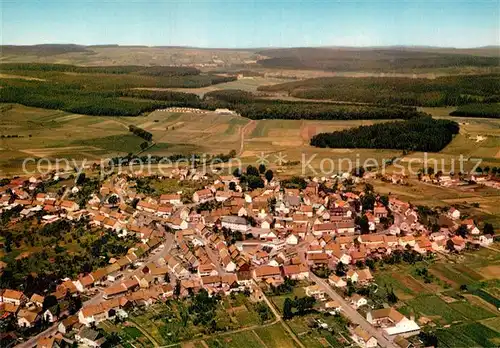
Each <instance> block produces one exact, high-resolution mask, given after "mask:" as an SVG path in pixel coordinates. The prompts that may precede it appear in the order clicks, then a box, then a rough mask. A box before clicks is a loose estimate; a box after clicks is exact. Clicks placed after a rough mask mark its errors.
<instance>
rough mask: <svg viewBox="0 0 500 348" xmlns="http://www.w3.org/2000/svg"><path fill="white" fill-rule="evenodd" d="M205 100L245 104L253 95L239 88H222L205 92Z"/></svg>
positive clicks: (252, 98)
mask: <svg viewBox="0 0 500 348" xmlns="http://www.w3.org/2000/svg"><path fill="white" fill-rule="evenodd" d="M203 99H204V100H205V101H214V100H215V101H222V102H227V103H231V104H246V103H249V102H251V101H253V100H254V99H255V96H254V95H253V94H252V93H250V92H247V91H242V90H240V89H224V90H218V91H211V92H208V93H205V95H204V98H203Z"/></svg>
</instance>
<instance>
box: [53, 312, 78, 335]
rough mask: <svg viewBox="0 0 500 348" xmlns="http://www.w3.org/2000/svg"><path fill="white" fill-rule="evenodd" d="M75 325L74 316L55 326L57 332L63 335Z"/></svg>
mask: <svg viewBox="0 0 500 348" xmlns="http://www.w3.org/2000/svg"><path fill="white" fill-rule="evenodd" d="M77 323H78V317H77V316H76V315H72V316H69V317H67V318H66V319H64V320H62V321H61V322H60V323H59V325H58V326H57V331H59V332H60V333H62V334H63V335H65V334H67V333H69V332H70V331H71V329H73V327H74V326H75V325H76V324H77Z"/></svg>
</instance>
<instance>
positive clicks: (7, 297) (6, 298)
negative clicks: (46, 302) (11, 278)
mask: <svg viewBox="0 0 500 348" xmlns="http://www.w3.org/2000/svg"><path fill="white" fill-rule="evenodd" d="M27 300H28V299H27V298H26V296H24V294H23V293H22V292H21V291H17V290H11V289H5V290H4V291H3V293H2V292H0V303H12V304H14V305H16V306H20V305H22V304H24V303H26V301H27Z"/></svg>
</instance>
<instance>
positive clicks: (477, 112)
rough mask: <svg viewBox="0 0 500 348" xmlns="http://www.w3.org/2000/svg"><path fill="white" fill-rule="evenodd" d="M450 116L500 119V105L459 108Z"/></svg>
mask: <svg viewBox="0 0 500 348" xmlns="http://www.w3.org/2000/svg"><path fill="white" fill-rule="evenodd" d="M450 116H468V117H489V118H500V104H499V103H493V104H469V105H462V106H459V107H458V108H457V109H456V110H455V111H452V112H450Z"/></svg>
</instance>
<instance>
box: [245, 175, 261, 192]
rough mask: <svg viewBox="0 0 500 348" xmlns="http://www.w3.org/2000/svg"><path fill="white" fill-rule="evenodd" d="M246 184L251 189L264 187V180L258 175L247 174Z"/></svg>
mask: <svg viewBox="0 0 500 348" xmlns="http://www.w3.org/2000/svg"><path fill="white" fill-rule="evenodd" d="M247 185H248V188H249V189H251V190H255V189H256V188H262V187H264V181H263V180H262V178H261V177H260V176H253V175H251V176H247Z"/></svg>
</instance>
